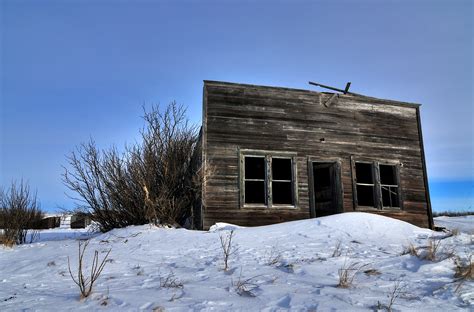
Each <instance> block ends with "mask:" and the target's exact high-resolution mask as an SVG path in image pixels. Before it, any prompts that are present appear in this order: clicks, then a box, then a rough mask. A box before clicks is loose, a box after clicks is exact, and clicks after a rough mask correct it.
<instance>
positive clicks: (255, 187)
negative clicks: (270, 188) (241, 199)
mask: <svg viewBox="0 0 474 312" xmlns="http://www.w3.org/2000/svg"><path fill="white" fill-rule="evenodd" d="M245 203H246V204H265V182H264V181H245Z"/></svg>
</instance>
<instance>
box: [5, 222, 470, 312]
mask: <svg viewBox="0 0 474 312" xmlns="http://www.w3.org/2000/svg"><path fill="white" fill-rule="evenodd" d="M229 230H234V231H235V232H234V238H233V240H234V241H233V245H234V246H235V249H234V253H233V254H232V255H231V257H230V262H229V265H230V270H228V271H227V272H224V271H223V270H222V268H223V262H222V250H221V247H220V240H219V235H225V234H226V232H227V231H229ZM86 235H92V236H90V237H91V241H90V245H89V251H88V253H87V254H86V257H85V259H86V261H87V262H88V263H89V264H90V262H89V261H90V260H91V257H92V254H93V251H94V250H98V251H99V254H100V255H103V254H104V252H106V251H108V250H109V249H111V250H112V251H111V253H110V261H109V262H108V263H107V265H106V267H105V269H104V271H103V274H102V276H101V277H100V278H99V280H98V282H97V284H96V286H95V290H94V293H93V295H92V296H91V297H90V298H87V299H86V300H82V301H81V300H79V292H78V289H77V286H76V285H75V284H74V283H73V281H72V280H71V278H70V277H69V273H68V265H67V263H68V257H69V259H70V261H71V264H72V270H73V272H75V270H76V265H77V241H76V240H75V239H62V240H42V241H40V242H38V243H33V244H29V245H23V246H17V247H15V248H13V249H7V248H3V247H0V311H17V310H35V311H50V310H55V309H57V308H58V307H60V309H61V310H64V311H77V310H85V311H89V310H110V311H153V310H157V309H160V308H161V309H165V310H171V311H190V310H197V311H199V310H203V311H236V310H237V311H285V310H292V311H314V310H317V311H367V310H374V307H375V306H376V305H377V304H378V302H380V303H381V304H387V303H388V300H389V299H388V296H389V294H390V293H391V291H392V289H393V287H394V285H395V284H396V282H397V281H400V283H401V285H402V286H403V295H401V296H400V298H398V299H397V301H396V302H395V304H394V306H393V308H394V309H395V310H404V311H405V310H411V311H454V310H466V311H467V310H469V309H470V305H471V304H472V303H474V291H473V289H474V283H473V282H472V281H468V282H466V283H465V284H463V285H462V287H461V288H460V290H459V291H458V292H455V291H454V290H455V288H456V287H457V283H456V282H455V281H454V280H453V274H454V265H453V261H452V260H451V259H445V260H439V261H436V262H429V261H426V260H420V259H418V258H417V257H414V256H410V255H408V254H407V255H401V252H402V250H403V249H404V247H405V246H407V244H408V242H410V243H413V244H414V245H416V246H426V245H427V244H428V241H429V238H430V237H431V236H437V237H443V236H441V235H443V234H440V233H435V232H432V231H430V230H427V229H421V228H418V227H416V226H413V225H410V224H408V223H405V222H402V221H398V220H394V219H390V218H386V217H382V216H377V215H372V214H364V213H345V214H340V215H336V216H330V217H325V218H318V219H310V220H302V221H295V222H287V223H281V224H275V225H270V226H263V227H247V228H244V227H238V226H234V225H230V224H217V225H216V226H215V227H213V231H209V232H202V231H189V230H185V229H166V228H157V227H154V226H150V225H144V226H133V227H128V228H125V229H116V230H113V231H110V232H108V233H104V234H97V233H96V234H88V233H87V232H86V233H82V234H81V236H80V237H78V238H81V239H84V238H85V236H86ZM442 248H446V249H447V250H448V249H449V250H454V251H455V252H456V253H457V254H458V255H460V256H461V257H464V258H465V257H467V256H468V255H469V254H470V253H472V252H473V251H474V250H473V249H474V245H473V244H472V241H471V237H470V236H468V235H467V234H460V235H457V236H453V237H449V238H445V239H443V241H442ZM335 251H338V253H335ZM350 263H358V265H359V266H362V265H364V267H363V268H361V270H360V271H359V272H357V273H356V277H355V282H354V284H353V286H352V287H350V288H348V289H342V288H337V287H336V285H337V283H338V278H339V277H338V272H339V270H340V269H341V268H342V267H343V266H344V265H347V264H350ZM369 270H370V271H369ZM364 271H367V272H372V273H370V274H369V273H367V274H366V273H364ZM167 278H168V279H169V278H171V279H175V280H176V281H177V282H178V284H182V287H166V285H164V283H163V281H164V280H166V279H167ZM245 280H246V281H248V285H247V286H248V287H250V288H249V289H250V292H242V291H241V290H239V289H238V288H237V287H236V284H238V281H241V282H242V281H245ZM239 294H240V295H239Z"/></svg>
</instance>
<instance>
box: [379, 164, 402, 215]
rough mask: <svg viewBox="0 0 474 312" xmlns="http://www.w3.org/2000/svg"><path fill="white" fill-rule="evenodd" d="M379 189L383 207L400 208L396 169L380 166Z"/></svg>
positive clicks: (390, 166)
mask: <svg viewBox="0 0 474 312" xmlns="http://www.w3.org/2000/svg"><path fill="white" fill-rule="evenodd" d="M379 169H380V188H381V189H382V205H383V206H384V207H400V202H399V193H398V179H397V167H396V166H392V165H380V166H379Z"/></svg>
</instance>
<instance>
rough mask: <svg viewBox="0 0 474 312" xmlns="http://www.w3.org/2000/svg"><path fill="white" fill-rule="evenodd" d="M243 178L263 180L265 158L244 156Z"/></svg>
mask: <svg viewBox="0 0 474 312" xmlns="http://www.w3.org/2000/svg"><path fill="white" fill-rule="evenodd" d="M244 174H245V179H261V180H265V158H263V157H249V156H247V157H245V173H244Z"/></svg>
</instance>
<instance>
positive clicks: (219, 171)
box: [202, 81, 431, 228]
mask: <svg viewBox="0 0 474 312" xmlns="http://www.w3.org/2000/svg"><path fill="white" fill-rule="evenodd" d="M331 95H332V94H327V93H319V92H313V91H307V90H297V89H287V88H275V87H263V86H254V85H242V84H231V83H223V82H212V81H206V82H205V84H204V99H203V133H202V138H203V146H202V148H203V161H204V162H205V163H206V165H207V166H211V167H212V168H213V174H212V176H211V177H210V178H209V180H208V181H207V183H206V185H205V186H204V188H203V199H204V202H205V205H204V207H203V216H202V217H203V227H204V228H208V227H209V226H210V225H212V224H214V223H215V222H230V223H235V224H241V225H250V226H252V225H264V224H271V223H277V222H283V221H289V220H297V219H304V218H309V217H310V199H309V183H308V159H309V158H311V159H321V160H325V159H335V158H336V159H338V160H339V161H340V164H341V181H342V189H343V210H344V211H345V212H347V211H354V210H355V208H354V202H353V190H352V177H351V174H352V173H351V156H353V157H360V158H366V159H372V160H375V161H379V160H380V161H381V160H396V161H399V162H400V163H401V164H403V165H402V167H401V168H400V180H401V183H400V191H401V196H402V203H403V205H402V206H403V208H402V210H370V212H376V213H380V214H384V215H388V216H392V217H396V218H399V219H401V220H404V221H408V222H411V223H413V224H416V225H419V226H424V227H428V226H430V225H431V224H430V213H431V212H430V207H429V199H428V197H427V191H426V189H425V184H424V178H425V177H424V168H423V165H424V160H423V158H422V145H421V144H420V135H419V128H418V119H417V113H418V111H417V110H418V105H417V104H407V103H401V102H395V101H388V100H380V99H374V98H365V97H356V96H350V95H338V98H337V99H336V100H335V101H334V102H333V103H332V104H331V105H329V107H326V106H325V105H324V103H325V102H326V101H327V100H328V99H329V98H330V97H331ZM323 138H324V142H321V139H323ZM239 149H253V150H270V151H276V152H280V151H286V152H296V153H297V157H296V159H297V163H296V166H297V192H298V203H297V206H296V207H295V208H292V209H268V208H267V209H261V208H259V209H250V208H241V206H240V204H239Z"/></svg>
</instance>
